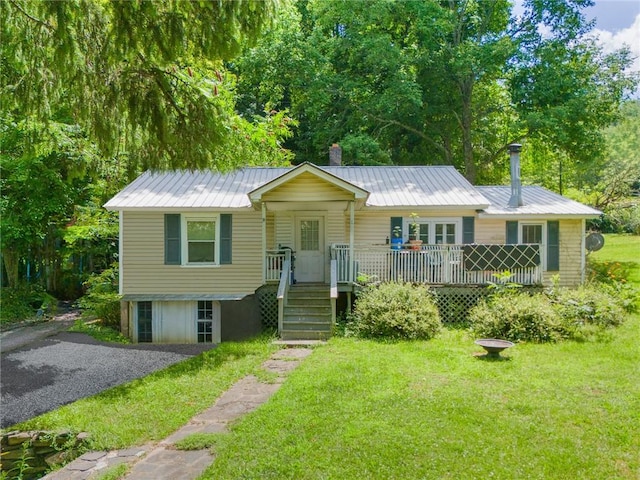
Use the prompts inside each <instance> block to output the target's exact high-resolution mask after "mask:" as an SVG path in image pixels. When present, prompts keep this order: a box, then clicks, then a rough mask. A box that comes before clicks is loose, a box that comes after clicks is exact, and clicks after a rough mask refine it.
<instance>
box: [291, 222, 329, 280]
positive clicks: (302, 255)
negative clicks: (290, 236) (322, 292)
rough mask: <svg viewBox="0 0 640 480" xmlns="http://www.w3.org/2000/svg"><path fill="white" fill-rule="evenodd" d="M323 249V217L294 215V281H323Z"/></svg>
mask: <svg viewBox="0 0 640 480" xmlns="http://www.w3.org/2000/svg"><path fill="white" fill-rule="evenodd" d="M324 250H325V249H324V217H322V216H320V215H315V216H314V215H309V216H306V215H305V216H300V217H296V261H295V274H294V275H295V279H296V281H298V282H303V283H304V282H324V266H325V257H324Z"/></svg>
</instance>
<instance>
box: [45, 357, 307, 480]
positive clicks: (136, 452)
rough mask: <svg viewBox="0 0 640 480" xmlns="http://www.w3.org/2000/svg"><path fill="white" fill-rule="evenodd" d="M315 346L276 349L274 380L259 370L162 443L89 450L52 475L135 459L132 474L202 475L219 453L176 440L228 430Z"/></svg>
mask: <svg viewBox="0 0 640 480" xmlns="http://www.w3.org/2000/svg"><path fill="white" fill-rule="evenodd" d="M311 352H312V350H311V349H310V348H285V349H283V350H278V351H277V352H275V353H274V354H273V355H272V356H271V358H270V359H269V360H267V361H266V362H264V363H263V364H262V367H263V368H264V369H265V370H266V371H267V372H271V373H275V374H277V375H278V376H277V378H276V379H275V381H274V382H273V383H263V382H261V381H260V380H258V378H256V377H255V376H253V375H249V376H246V377H244V378H243V379H241V380H239V381H238V382H237V383H235V384H234V385H233V386H232V387H231V388H230V389H229V390H227V391H226V392H225V393H223V394H222V396H220V398H218V400H217V401H216V403H215V404H214V405H213V406H212V407H210V408H208V409H207V410H205V411H203V412H201V413H200V414H198V415H196V416H195V417H193V418H192V419H191V420H190V421H189V422H188V423H187V424H186V425H184V426H183V427H182V428H180V429H178V430H177V431H175V432H174V433H173V434H171V435H170V436H168V437H167V438H165V439H164V440H162V441H161V442H159V443H158V444H156V445H151V444H150V445H145V446H141V447H136V448H129V449H126V450H119V451H112V452H89V453H85V454H84V455H82V456H81V457H79V458H77V459H76V460H74V461H73V462H71V463H70V464H68V465H67V466H65V467H64V468H63V469H61V470H58V471H56V472H53V473H50V474H49V475H47V476H46V477H44V478H45V479H46V480H86V479H89V480H91V479H97V478H100V476H101V475H102V474H103V473H105V471H106V469H107V468H109V467H112V466H115V465H118V464H121V463H129V464H131V468H130V470H129V473H128V474H127V475H126V476H125V478H126V479H127V480H191V479H195V478H197V477H198V476H199V475H200V474H201V473H202V472H203V471H204V470H205V469H206V468H207V467H208V466H209V465H210V464H211V462H213V460H214V457H213V456H212V455H211V453H210V452H209V450H192V451H182V450H176V449H175V447H174V445H175V443H176V442H178V441H180V440H182V439H183V438H185V437H187V436H189V435H191V434H193V433H221V432H227V431H228V425H229V423H230V422H232V421H234V420H236V419H237V418H239V417H241V416H242V415H245V414H247V413H249V412H251V411H253V410H255V409H256V408H258V407H259V406H260V405H262V404H263V403H265V402H266V401H267V400H269V398H270V397H271V396H272V395H273V394H274V393H275V392H276V391H277V390H278V388H280V386H281V385H282V383H283V382H284V380H285V378H286V375H287V374H288V373H289V372H290V371H292V370H294V369H295V368H296V367H297V366H298V364H299V363H300V362H301V361H302V360H303V359H304V358H306V357H307V356H309V355H310V354H311Z"/></svg>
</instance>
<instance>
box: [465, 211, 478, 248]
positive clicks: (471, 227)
mask: <svg viewBox="0 0 640 480" xmlns="http://www.w3.org/2000/svg"><path fill="white" fill-rule="evenodd" d="M475 221H476V219H475V218H474V217H462V243H464V244H469V243H475V241H476V237H475Z"/></svg>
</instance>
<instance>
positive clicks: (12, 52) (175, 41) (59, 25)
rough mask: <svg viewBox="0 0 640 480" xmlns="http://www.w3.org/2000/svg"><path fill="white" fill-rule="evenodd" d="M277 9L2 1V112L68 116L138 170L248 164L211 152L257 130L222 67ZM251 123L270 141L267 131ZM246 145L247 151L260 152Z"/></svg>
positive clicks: (248, 0) (259, 0)
mask: <svg viewBox="0 0 640 480" xmlns="http://www.w3.org/2000/svg"><path fill="white" fill-rule="evenodd" d="M277 6H278V0H236V1H199V2H193V1H186V0H176V1H171V2H148V1H143V0H133V1H126V2H123V1H117V0H105V1H99V2H98V1H92V0H69V1H64V2H46V1H35V2H34V1H30V0H8V1H5V2H2V7H1V8H2V15H0V45H1V47H0V48H1V50H0V54H1V58H0V61H1V65H2V69H1V70H2V90H1V100H2V104H3V108H5V109H7V110H9V111H11V113H12V114H13V115H14V117H16V118H34V119H36V120H39V121H47V120H48V119H51V118H52V117H53V116H54V115H55V114H56V112H57V111H59V110H61V109H63V108H64V109H65V110H66V111H67V112H68V114H69V115H70V116H71V119H72V120H73V122H75V123H78V124H79V125H81V126H82V127H83V128H84V129H86V131H88V132H89V135H90V136H91V137H92V138H93V139H94V140H95V142H96V143H97V145H98V146H99V147H100V149H101V151H102V152H103V153H104V154H106V155H109V156H110V155H113V154H114V153H116V152H122V151H126V152H128V153H129V158H130V161H131V162H135V163H136V164H139V165H142V166H143V167H149V168H168V167H173V168H176V167H183V168H201V167H208V166H218V167H228V166H233V165H238V164H240V165H242V164H245V163H247V161H248V160H247V158H240V157H239V156H234V157H231V156H229V155H227V156H225V157H220V156H217V155H216V148H217V149H218V150H217V152H220V151H226V150H224V149H222V150H221V149H220V146H222V145H225V143H226V142H227V141H228V140H231V143H232V144H234V143H235V144H237V143H242V138H245V137H246V136H247V135H248V136H249V138H250V139H251V138H253V134H254V133H255V132H254V131H253V130H252V128H251V126H250V125H248V124H247V123H245V122H246V119H245V122H243V121H242V119H239V118H238V117H237V116H236V114H235V112H234V103H233V94H232V91H231V90H232V87H233V78H232V76H229V75H226V74H225V72H224V70H223V68H222V61H223V60H226V59H229V58H231V57H232V56H233V55H234V54H236V53H238V52H239V51H240V49H241V47H242V46H244V45H246V44H248V43H251V42H253V41H255V39H256V38H257V37H258V34H259V33H260V31H261V29H262V28H263V27H264V26H265V25H268V24H269V23H270V22H271V20H272V18H273V17H274V14H275V11H276V7H277ZM250 120H251V121H252V123H253V126H254V127H259V128H262V129H263V130H264V135H265V136H266V135H267V134H268V131H269V129H270V127H271V126H272V122H267V123H265V124H264V125H263V124H261V123H260V122H258V123H255V122H253V119H250ZM245 127H246V128H247V129H248V130H252V131H250V132H249V133H247V132H245V131H244V130H245ZM277 127H278V128H279V127H280V125H278V126H277ZM272 133H273V131H272ZM258 136H260V135H258ZM234 137H237V138H235V139H234ZM245 143H246V142H245ZM258 143H260V142H258ZM245 146H246V145H245ZM254 146H255V148H253V150H252V151H251V153H256V154H259V153H260V152H261V147H260V145H259V144H256V145H254ZM274 153H275V154H276V157H275V159H273V158H272V159H271V161H278V159H279V158H281V157H280V156H279V154H280V147H279V145H278V146H277V148H275V149H274Z"/></svg>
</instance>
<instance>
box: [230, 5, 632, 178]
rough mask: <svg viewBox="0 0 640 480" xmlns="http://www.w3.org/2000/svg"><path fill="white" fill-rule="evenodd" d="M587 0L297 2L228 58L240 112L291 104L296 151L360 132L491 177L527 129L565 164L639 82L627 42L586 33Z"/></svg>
mask: <svg viewBox="0 0 640 480" xmlns="http://www.w3.org/2000/svg"><path fill="white" fill-rule="evenodd" d="M590 4H591V2H590V0H570V1H562V2H559V1H558V2H556V1H553V2H540V1H537V0H531V1H529V2H527V3H526V4H525V7H526V8H525V13H524V15H523V16H522V17H521V18H514V17H513V16H512V14H511V4H510V2H508V1H506V0H482V1H480V0H465V1H462V0H442V1H437V2H422V1H412V0H407V1H393V0H376V1H371V2H366V3H364V2H343V1H332V2H327V1H319V0H318V1H314V0H309V1H303V0H301V1H299V2H297V3H296V11H295V12H293V13H291V12H288V13H287V14H286V16H285V17H283V18H282V22H283V24H282V25H281V26H279V27H276V28H273V29H271V30H270V31H269V32H268V33H267V35H266V36H265V38H264V41H263V42H260V43H259V44H258V45H257V46H256V47H254V48H251V49H248V50H247V51H245V53H244V54H243V55H242V56H241V57H240V58H239V59H237V60H236V61H234V64H233V69H234V71H235V72H236V73H237V74H238V77H239V83H238V85H239V87H238V88H239V92H240V93H241V95H242V94H243V93H244V92H247V95H248V96H251V95H252V97H251V106H250V108H249V110H248V111H255V110H259V109H260V108H263V107H264V106H265V105H270V106H271V107H273V108H276V109H277V108H281V107H283V106H287V107H288V108H290V109H291V113H292V115H293V116H294V118H296V119H299V121H300V128H299V129H298V131H297V134H296V136H295V137H294V138H293V139H292V140H291V141H290V142H289V145H290V146H291V148H292V149H293V150H294V152H295V153H296V155H297V158H298V159H299V160H301V159H304V160H314V161H318V159H320V158H325V157H326V149H327V147H328V145H330V144H331V143H333V142H336V141H337V142H340V143H342V142H345V143H347V144H355V143H359V144H361V145H367V146H369V147H372V146H375V148H373V149H371V148H369V149H370V150H371V151H374V152H382V153H383V154H384V155H386V157H387V158H389V159H390V160H391V161H392V162H394V163H396V164H403V163H410V164H423V163H427V164H429V163H431V164H434V163H435V164H438V163H444V164H453V165H455V166H456V167H458V168H459V169H461V170H463V171H464V172H465V174H466V176H467V178H469V179H470V180H471V181H477V182H480V183H482V182H487V181H491V182H495V181H500V180H501V179H502V177H503V176H504V175H505V174H506V171H507V169H506V162H505V161H504V156H505V155H504V148H505V147H506V145H507V144H509V143H511V142H513V141H525V140H527V139H531V140H532V141H533V140H535V142H536V144H538V145H541V146H543V147H544V148H545V149H548V150H550V151H551V152H553V154H554V155H558V154H559V155H561V156H563V157H566V158H567V163H570V164H571V165H567V169H566V170H568V171H570V170H571V169H572V165H573V164H574V163H575V164H579V165H581V166H585V165H586V164H587V163H586V162H587V160H590V159H593V158H594V157H595V158H598V155H600V154H601V152H602V150H601V145H602V138H601V135H600V130H601V128H602V127H603V126H606V125H607V124H608V123H610V122H611V121H612V120H613V119H615V115H616V111H617V105H618V104H619V103H620V101H621V99H622V98H623V96H624V93H625V91H626V90H627V89H629V88H630V87H633V85H634V84H635V82H636V81H637V79H633V78H630V77H629V76H628V75H625V73H624V68H625V67H626V66H627V65H629V60H630V59H629V56H628V52H627V51H626V50H624V49H623V50H620V51H619V52H615V53H614V54H612V55H608V56H607V55H603V54H602V52H601V51H600V50H599V49H598V47H597V46H596V45H595V44H594V43H593V41H591V40H589V39H588V38H587V37H586V36H585V35H586V34H587V33H588V32H589V30H590V28H591V24H589V23H587V22H586V21H585V18H584V15H583V14H582V10H583V9H584V8H585V7H586V6H588V5H590ZM542 32H544V34H543V33H542ZM287 53H289V54H290V56H289V57H288V58H287ZM280 59H285V61H284V62H283V63H282V64H283V65H284V67H283V69H279V68H278V66H279V65H280V64H281V62H280V61H279V60H280ZM254 92H259V93H258V94H257V95H256V94H255V93H254ZM240 106H241V108H246V107H247V105H246V104H244V105H243V104H240ZM354 138H356V139H358V142H354V141H353V139H354ZM366 157H367V158H366V159H364V160H363V159H357V160H356V162H361V161H367V162H371V161H372V160H371V155H367V156H366ZM345 160H346V161H347V162H348V161H350V159H349V158H347V157H346V155H345ZM378 162H379V160H378ZM574 170H576V171H579V170H580V168H578V169H574ZM571 179H572V180H576V181H579V178H578V177H576V176H573V177H571Z"/></svg>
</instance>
